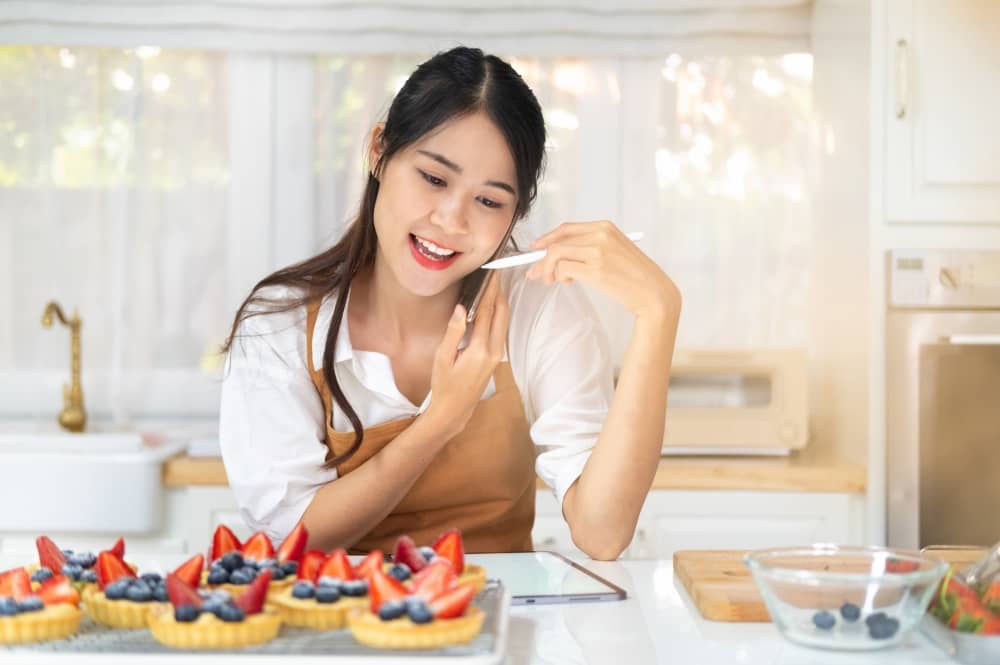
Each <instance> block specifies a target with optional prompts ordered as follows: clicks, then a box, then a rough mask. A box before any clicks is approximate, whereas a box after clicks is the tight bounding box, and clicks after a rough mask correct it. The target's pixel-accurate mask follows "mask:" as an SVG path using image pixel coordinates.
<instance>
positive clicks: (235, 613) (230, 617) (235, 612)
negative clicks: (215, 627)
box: [217, 603, 244, 622]
mask: <svg viewBox="0 0 1000 665" xmlns="http://www.w3.org/2000/svg"><path fill="white" fill-rule="evenodd" d="M217 616H218V617H219V618H220V619H222V620H223V621H230V622H237V621H243V618H244V615H243V610H241V609H240V608H238V607H236V606H235V605H232V604H230V603H226V604H225V605H223V606H222V608H221V609H220V610H219V614H218V615H217Z"/></svg>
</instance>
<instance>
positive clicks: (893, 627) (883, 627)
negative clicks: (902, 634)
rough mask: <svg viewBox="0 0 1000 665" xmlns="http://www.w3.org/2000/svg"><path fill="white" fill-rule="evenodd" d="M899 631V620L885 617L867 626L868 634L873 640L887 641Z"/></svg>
mask: <svg viewBox="0 0 1000 665" xmlns="http://www.w3.org/2000/svg"><path fill="white" fill-rule="evenodd" d="M898 630H899V619H893V618H892V617H886V618H885V619H882V620H881V621H873V622H872V623H869V624H868V634H869V635H871V636H872V639H875V640H887V639H889V638H890V637H892V636H893V635H895V634H896V632H897V631H898Z"/></svg>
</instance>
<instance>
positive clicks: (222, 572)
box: [207, 568, 229, 584]
mask: <svg viewBox="0 0 1000 665" xmlns="http://www.w3.org/2000/svg"><path fill="white" fill-rule="evenodd" d="M207 581H208V583H209V584H225V583H226V582H228V581H229V571H228V570H226V569H225V568H212V569H211V570H209V571H208V580H207Z"/></svg>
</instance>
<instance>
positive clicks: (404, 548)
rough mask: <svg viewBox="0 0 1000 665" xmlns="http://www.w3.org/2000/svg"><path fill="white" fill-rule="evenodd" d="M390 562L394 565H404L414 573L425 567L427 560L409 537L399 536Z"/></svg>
mask: <svg viewBox="0 0 1000 665" xmlns="http://www.w3.org/2000/svg"><path fill="white" fill-rule="evenodd" d="M392 560H393V561H395V562H396V563H405V564H406V565H407V566H409V568H410V570H411V571H412V572H414V573H416V572H419V571H420V570H421V569H422V568H423V567H424V566H426V565H427V559H425V558H424V555H422V554H421V553H420V550H418V549H417V545H416V543H414V542H413V539H412V538H410V537H409V536H400V537H399V540H397V541H396V549H395V550H394V551H393V553H392Z"/></svg>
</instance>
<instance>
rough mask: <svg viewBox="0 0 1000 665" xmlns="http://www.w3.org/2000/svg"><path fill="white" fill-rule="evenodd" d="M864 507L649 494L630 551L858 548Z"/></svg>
mask: <svg viewBox="0 0 1000 665" xmlns="http://www.w3.org/2000/svg"><path fill="white" fill-rule="evenodd" d="M863 504H864V499H863V497H862V496H861V495H853V494H834V493H824V492H759V491H752V492H749V491H748V492H725V491H711V492H708V491H659V492H650V494H649V496H648V497H647V498H646V503H645V505H644V506H643V510H642V515H641V517H640V525H639V529H638V530H637V532H636V540H635V541H633V549H634V550H635V551H636V555H635V556H636V557H637V558H659V559H668V558H670V557H672V556H673V554H674V552H675V551H677V550H692V549H758V548H768V547H783V546H792V545H809V544H812V543H816V542H832V543H838V544H861V541H862V540H863V535H862V534H863V515H864V505H863Z"/></svg>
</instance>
